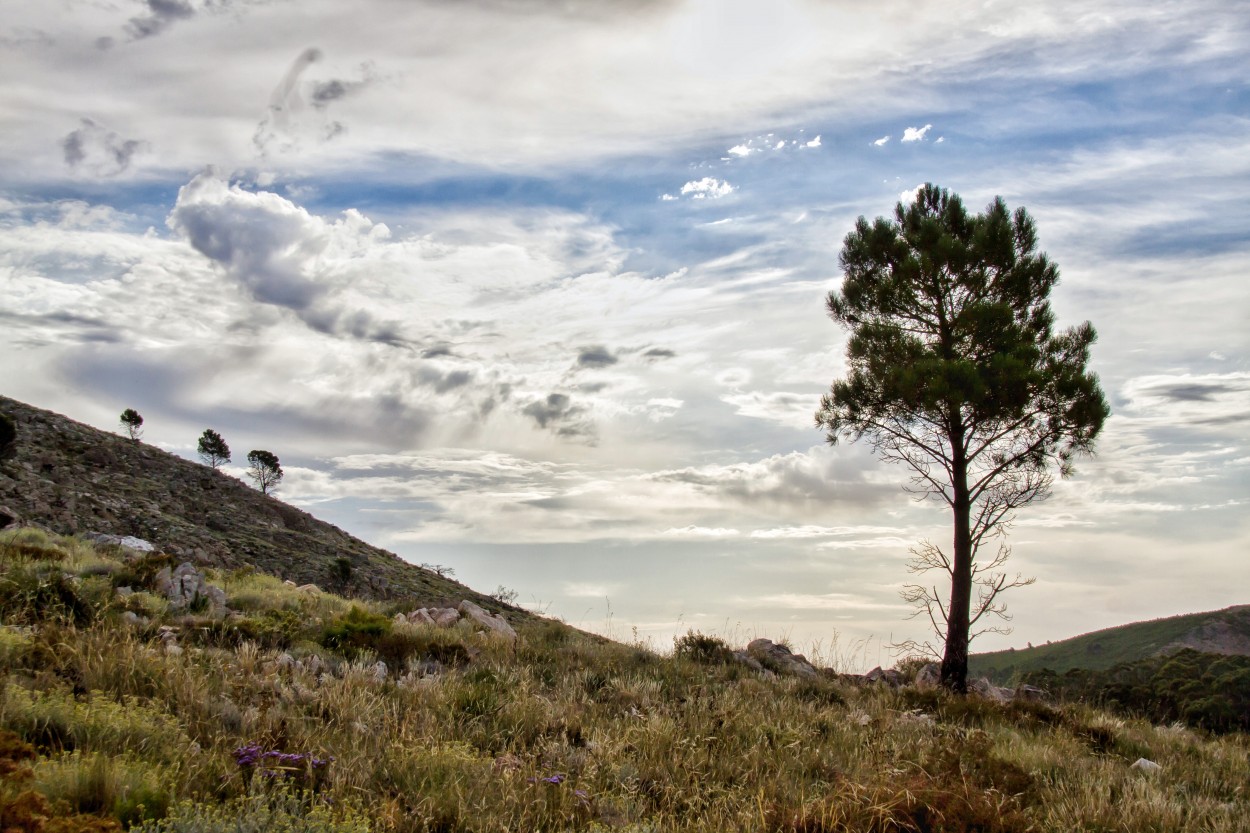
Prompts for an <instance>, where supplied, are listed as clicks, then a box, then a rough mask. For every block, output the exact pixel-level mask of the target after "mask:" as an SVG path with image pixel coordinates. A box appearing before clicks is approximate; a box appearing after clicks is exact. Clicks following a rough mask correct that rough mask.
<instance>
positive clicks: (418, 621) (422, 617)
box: [407, 608, 459, 625]
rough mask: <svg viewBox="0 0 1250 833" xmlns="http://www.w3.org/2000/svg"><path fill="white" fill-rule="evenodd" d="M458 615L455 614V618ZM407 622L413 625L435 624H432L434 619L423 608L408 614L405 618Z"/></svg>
mask: <svg viewBox="0 0 1250 833" xmlns="http://www.w3.org/2000/svg"><path fill="white" fill-rule="evenodd" d="M458 615H459V614H457V616H458ZM407 621H409V622H411V623H412V624H414V625H433V624H436V623H435V622H434V617H433V616H431V615H430V612H429V611H428V610H426V609H425V608H421V609H420V610H414V611H413V612H412V613H409V614H408V617H407Z"/></svg>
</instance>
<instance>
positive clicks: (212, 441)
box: [198, 428, 230, 469]
mask: <svg viewBox="0 0 1250 833" xmlns="http://www.w3.org/2000/svg"><path fill="white" fill-rule="evenodd" d="M198 451H199V452H200V459H201V460H203V461H204V463H205V465H209V466H212V467H213V468H214V469H215V468H217V467H218V466H220V465H221V464H222V463H229V462H230V446H228V445H226V441H225V440H223V439H222V438H221V434H218V433H217V432H216V431H214V430H213V429H211V428H205V429H204V433H203V434H201V435H200V445H199V449H198Z"/></svg>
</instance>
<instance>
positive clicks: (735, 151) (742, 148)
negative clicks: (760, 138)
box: [726, 145, 758, 158]
mask: <svg viewBox="0 0 1250 833" xmlns="http://www.w3.org/2000/svg"><path fill="white" fill-rule="evenodd" d="M756 152H758V148H753V147H748V146H747V145H734V146H733V147H731V148H730V149H729V150H728V151H726V153H728V154H729V155H730V156H737V157H739V158H741V157H744V156H750V155H751V154H752V153H756Z"/></svg>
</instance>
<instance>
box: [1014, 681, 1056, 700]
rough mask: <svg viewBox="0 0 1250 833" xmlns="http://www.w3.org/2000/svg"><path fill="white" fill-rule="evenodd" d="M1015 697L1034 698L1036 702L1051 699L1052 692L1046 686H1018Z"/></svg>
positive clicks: (1018, 698) (1022, 698) (1021, 698)
mask: <svg viewBox="0 0 1250 833" xmlns="http://www.w3.org/2000/svg"><path fill="white" fill-rule="evenodd" d="M1015 699H1017V700H1032V701H1034V702H1039V703H1040V702H1042V701H1044V700H1049V699H1050V692H1049V691H1047V690H1046V689H1044V688H1038V687H1037V686H1031V685H1018V686H1016V693H1015Z"/></svg>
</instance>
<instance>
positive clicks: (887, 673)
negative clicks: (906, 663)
mask: <svg viewBox="0 0 1250 833" xmlns="http://www.w3.org/2000/svg"><path fill="white" fill-rule="evenodd" d="M864 682H866V683H881V684H884V685H888V686H889V687H890V688H901V687H902V685H903V683H905V682H906V679H905V678H904V677H903V675H902V673H901V672H899V671H896V670H895V669H893V668H890V669H888V670H883V669H882V668H881V666H880V665H878V666H877V667H876V668H874V669H872V670H871V671H869V672H868V673H867V674H865V675H864Z"/></svg>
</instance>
